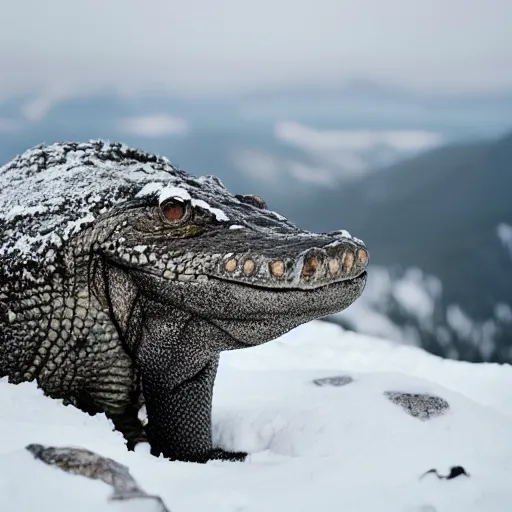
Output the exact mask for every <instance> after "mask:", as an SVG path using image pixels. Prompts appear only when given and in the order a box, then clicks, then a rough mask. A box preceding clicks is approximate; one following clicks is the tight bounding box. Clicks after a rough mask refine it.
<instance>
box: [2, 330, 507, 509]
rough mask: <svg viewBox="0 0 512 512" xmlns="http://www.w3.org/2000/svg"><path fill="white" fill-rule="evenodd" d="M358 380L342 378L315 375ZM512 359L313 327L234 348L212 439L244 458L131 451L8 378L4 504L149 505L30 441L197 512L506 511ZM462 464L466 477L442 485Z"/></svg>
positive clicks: (100, 424) (105, 425)
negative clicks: (416, 406)
mask: <svg viewBox="0 0 512 512" xmlns="http://www.w3.org/2000/svg"><path fill="white" fill-rule="evenodd" d="M333 376H349V377H351V378H352V379H353V382H349V383H348V384H346V385H343V386H340V387H335V386H329V385H324V386H318V385H315V384H314V383H313V382H312V381H313V380H314V379H318V378H323V377H333ZM386 391H402V392H420V393H429V394H432V395H436V396H439V397H441V398H443V399H445V400H446V401H447V402H448V403H449V404H450V408H449V410H448V411H447V412H446V413H445V414H444V415H442V416H439V417H436V418H431V419H429V420H426V421H421V420H419V419H417V418H413V417H411V416H409V415H408V414H406V413H405V412H404V410H403V409H402V408H401V407H399V406H397V405H395V404H393V403H391V402H390V401H389V400H387V399H386V398H385V397H384V392H386ZM511 432H512V367H511V366H509V365H498V364H471V363H467V362H456V361H450V360H444V359H441V358H438V357H435V356H433V355H430V354H427V353H426V352H424V351H422V350H421V349H418V348H416V347H411V346H404V345H400V344H397V343H394V342H389V341H384V340H380V339H377V338H372V337H369V336H363V335H360V334H355V333H349V332H345V331H343V330H342V329H340V328H339V327H337V326H335V325H333V324H329V323H325V322H318V321H317V322H312V323H309V324H306V325H304V326H302V327H300V328H298V329H295V330H294V331H292V332H290V333H288V334H287V335H285V336H283V337H281V338H279V339H277V340H275V341H273V342H271V343H267V344H265V345H262V346H260V347H255V348H250V349H244V350H240V351H233V352H228V353H224V354H223V355H222V358H221V364H220V367H219V372H218V377H217V381H216V385H215V393H214V409H213V437H214V441H215V443H216V444H218V445H220V446H222V447H223V448H225V449H230V450H246V451H249V452H250V453H251V456H250V457H249V459H248V460H247V461H246V462H244V463H228V462H220V461H215V462H210V463H208V464H206V465H199V464H187V463H181V462H169V461H167V460H165V459H162V458H159V459H157V458H155V457H152V456H151V455H149V453H148V449H147V448H148V447H147V445H139V446H138V447H137V450H136V451H135V452H127V451H126V450H125V448H124V445H123V439H122V437H121V435H120V434H119V433H116V432H113V431H112V426H111V424H110V423H109V421H108V420H106V419H105V417H104V416H100V415H97V416H94V417H91V416H88V415H86V414H84V413H81V412H80V411H78V410H77V409H74V408H72V407H64V406H63V405H62V404H61V403H60V402H59V401H58V400H51V399H49V398H45V397H44V396H42V394H41V393H40V391H39V390H38V389H37V388H36V386H35V385H33V384H32V383H31V384H28V383H24V384H20V385H18V386H13V385H10V384H8V383H7V382H6V380H5V379H3V380H0V433H1V434H2V435H0V510H2V511H4V510H5V511H11V510H12V511H17V512H24V511H27V512H28V511H29V510H33V509H34V506H35V503H37V510H38V512H50V511H51V512H60V511H64V510H66V511H68V510H70V509H72V510H73V511H74V512H82V511H86V510H87V511H90V510H94V511H96V512H106V511H112V510H122V511H128V510H130V511H132V510H137V511H143V510H144V511H149V510H154V508H151V506H152V505H151V504H150V503H149V502H143V501H140V502H138V503H135V502H132V501H131V500H130V501H126V502H112V501H108V497H109V496H111V494H112V490H111V489H110V488H109V487H108V486H107V485H106V484H104V483H102V482H98V481H92V480H88V479H86V478H84V477H82V476H76V475H69V474H66V473H64V472H62V471H61V470H59V469H57V468H54V467H50V466H47V465H45V464H43V463H42V462H40V461H37V460H34V458H33V457H32V455H31V454H30V453H29V452H27V451H26V450H25V449H24V447H25V446H26V445H28V444H29V443H40V444H43V445H54V446H69V445H71V446H79V447H83V448H86V449H89V450H93V451H95V452H97V453H100V454H102V455H104V456H107V457H110V458H113V459H115V460H116V461H118V462H119V463H121V464H124V465H126V466H128V467H129V468H130V472H131V474H132V475H133V477H134V478H135V479H136V481H137V483H138V484H139V485H140V486H141V487H142V488H143V489H144V490H145V491H146V492H147V493H149V494H157V495H159V496H161V497H162V498H163V500H164V502H165V503H166V505H167V507H168V508H169V509H170V510H172V511H173V512H180V511H187V512H195V511H198V512H199V511H201V512H203V511H205V510H213V511H222V512H235V511H247V512H249V511H251V512H253V511H254V512H256V511H273V510H279V511H281V510H282V511H284V510H293V511H295V512H299V511H304V512H306V511H307V512H310V511H312V510H319V511H330V510H343V511H358V512H365V511H372V512H373V511H381V510H382V511H400V512H426V511H429V512H433V511H436V512H443V511H449V512H455V511H465V512H466V511H467V512H472V511H491V510H492V511H493V512H499V511H508V510H510V501H511V499H512V489H511V488H510V483H509V480H510V478H509V476H510V474H511V471H512V441H511V435H510V433H511ZM452 466H463V467H464V469H465V470H466V471H467V473H469V475H470V476H469V477H466V476H460V477H458V478H455V479H453V480H439V479H438V478H437V477H436V476H434V475H431V474H429V475H426V476H425V477H423V478H420V477H421V475H423V474H424V473H425V472H426V471H428V470H430V469H434V468H435V469H437V470H438V471H439V473H440V474H448V473H449V469H450V467H452Z"/></svg>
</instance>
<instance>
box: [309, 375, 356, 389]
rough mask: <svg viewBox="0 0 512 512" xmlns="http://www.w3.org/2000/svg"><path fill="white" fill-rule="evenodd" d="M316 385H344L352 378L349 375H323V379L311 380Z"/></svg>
mask: <svg viewBox="0 0 512 512" xmlns="http://www.w3.org/2000/svg"><path fill="white" fill-rule="evenodd" d="M313 382H314V383H315V384H316V385H317V386H338V387H339V386H346V385H347V384H350V383H351V382H354V379H353V378H352V377H351V376H350V375H337V376H335V377H324V378H323V379H315V380H314V381H313Z"/></svg>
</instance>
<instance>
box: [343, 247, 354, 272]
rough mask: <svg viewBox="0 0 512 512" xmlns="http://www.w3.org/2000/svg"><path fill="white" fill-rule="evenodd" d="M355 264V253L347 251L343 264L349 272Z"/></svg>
mask: <svg viewBox="0 0 512 512" xmlns="http://www.w3.org/2000/svg"><path fill="white" fill-rule="evenodd" d="M353 265H354V255H353V254H352V253H351V252H350V251H347V252H346V253H345V258H344V259H343V266H344V267H345V270H346V271H347V272H350V271H351V270H352V266H353Z"/></svg>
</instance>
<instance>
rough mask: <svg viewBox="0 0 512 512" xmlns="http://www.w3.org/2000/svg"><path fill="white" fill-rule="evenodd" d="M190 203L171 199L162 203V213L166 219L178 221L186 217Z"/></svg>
mask: <svg viewBox="0 0 512 512" xmlns="http://www.w3.org/2000/svg"><path fill="white" fill-rule="evenodd" d="M187 206H188V205H187V204H186V203H184V202H182V201H178V200H176V199H169V200H168V201H165V202H163V203H162V204H161V205H160V210H161V212H162V215H163V216H164V217H165V219H166V220H168V221H169V222H172V223H176V222H179V221H182V220H184V219H185V217H186V216H187V213H188V207H187Z"/></svg>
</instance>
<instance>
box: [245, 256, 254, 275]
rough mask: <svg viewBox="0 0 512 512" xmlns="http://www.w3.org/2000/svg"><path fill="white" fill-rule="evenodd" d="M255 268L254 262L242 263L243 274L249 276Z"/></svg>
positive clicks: (246, 261)
mask: <svg viewBox="0 0 512 512" xmlns="http://www.w3.org/2000/svg"><path fill="white" fill-rule="evenodd" d="M255 268H256V264H255V263H254V261H252V260H245V263H244V272H245V273H246V274H247V275H248V276H250V275H251V274H252V273H253V272H254V269H255Z"/></svg>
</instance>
